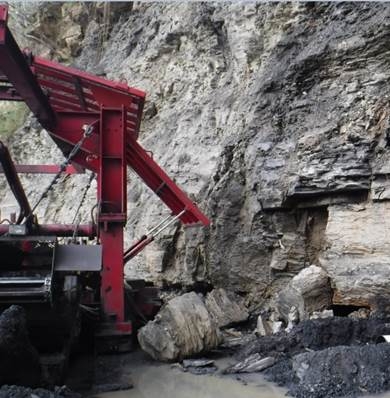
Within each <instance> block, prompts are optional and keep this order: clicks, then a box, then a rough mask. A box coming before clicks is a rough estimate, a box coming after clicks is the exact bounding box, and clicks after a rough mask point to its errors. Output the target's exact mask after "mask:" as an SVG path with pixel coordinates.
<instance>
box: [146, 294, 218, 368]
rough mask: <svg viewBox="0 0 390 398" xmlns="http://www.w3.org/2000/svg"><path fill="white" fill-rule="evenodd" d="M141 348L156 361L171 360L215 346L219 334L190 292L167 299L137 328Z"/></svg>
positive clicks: (210, 318) (202, 304) (214, 323)
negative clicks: (158, 309) (159, 308)
mask: <svg viewBox="0 0 390 398" xmlns="http://www.w3.org/2000/svg"><path fill="white" fill-rule="evenodd" d="M138 341H139V343H140V346H141V348H142V349H143V350H144V351H145V352H147V353H148V354H149V355H150V356H151V357H153V358H154V359H157V360H160V361H174V360H177V359H181V358H186V357H189V356H191V355H193V354H196V353H200V352H202V351H207V350H210V349H212V348H215V347H216V346H218V344H219V343H220V342H221V335H220V332H219V329H218V326H217V324H216V322H215V320H214V318H213V316H211V315H210V313H209V312H208V310H207V308H206V306H205V304H204V302H203V300H202V298H201V297H200V296H199V295H197V294H196V293H194V292H191V293H186V294H183V295H182V296H179V297H175V298H173V299H172V300H170V301H169V302H168V303H167V304H166V305H165V306H164V307H163V308H162V309H161V311H160V312H159V313H158V314H157V316H156V318H155V319H154V320H153V321H150V322H148V323H147V324H146V325H145V326H144V327H143V328H141V329H140V330H139V331H138Z"/></svg>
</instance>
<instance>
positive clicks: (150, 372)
mask: <svg viewBox="0 0 390 398" xmlns="http://www.w3.org/2000/svg"><path fill="white" fill-rule="evenodd" d="M230 362H232V361H229V360H226V359H222V360H217V361H216V365H217V367H218V369H219V371H221V370H222V369H224V368H225V367H227V366H228V365H229V363H230ZM129 366H131V370H130V373H131V374H130V376H129V378H130V380H131V382H132V383H133V385H134V388H132V389H130V390H127V391H117V392H109V393H103V394H97V395H94V397H99V398H176V397H177V398H179V397H180V398H219V397H221V398H222V397H223V398H238V397H245V398H280V397H284V396H285V393H286V391H287V390H285V389H283V388H280V387H278V386H276V385H274V384H272V383H269V382H267V381H265V380H264V378H263V377H262V376H261V375H260V374H251V375H239V376H238V377H236V376H226V375H221V374H218V373H217V374H214V375H193V374H191V373H188V372H183V371H182V370H180V369H179V368H178V367H177V366H174V365H173V366H172V365H170V364H159V363H156V362H149V361H147V362H144V361H142V360H141V361H140V360H139V357H138V358H135V361H134V363H133V364H131V365H129Z"/></svg>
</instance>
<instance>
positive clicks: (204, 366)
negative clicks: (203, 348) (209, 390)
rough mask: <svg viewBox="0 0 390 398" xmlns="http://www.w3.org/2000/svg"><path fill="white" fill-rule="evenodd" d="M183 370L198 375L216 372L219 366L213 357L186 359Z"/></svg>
mask: <svg viewBox="0 0 390 398" xmlns="http://www.w3.org/2000/svg"><path fill="white" fill-rule="evenodd" d="M183 370H184V371H186V372H190V373H192V374H196V375H205V374H212V373H215V372H216V371H217V370H218V368H217V367H216V366H215V363H214V361H213V360H212V359H184V360H183Z"/></svg>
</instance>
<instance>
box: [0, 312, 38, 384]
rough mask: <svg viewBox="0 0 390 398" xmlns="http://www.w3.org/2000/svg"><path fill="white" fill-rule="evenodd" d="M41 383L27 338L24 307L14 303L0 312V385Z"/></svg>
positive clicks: (35, 359) (36, 359) (36, 355)
mask: <svg viewBox="0 0 390 398" xmlns="http://www.w3.org/2000/svg"><path fill="white" fill-rule="evenodd" d="M40 382H41V365H40V362H39V356H38V352H37V351H36V350H35V348H34V347H33V346H32V345H31V343H30V340H29V338H28V332H27V328H26V318H25V314H24V311H23V308H21V307H18V306H15V305H13V306H11V307H9V308H8V309H7V310H5V311H4V312H3V313H2V314H1V315H0V384H1V385H4V384H17V385H23V386H31V387H34V386H37V385H39V383H40Z"/></svg>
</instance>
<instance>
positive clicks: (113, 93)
mask: <svg viewBox="0 0 390 398" xmlns="http://www.w3.org/2000/svg"><path fill="white" fill-rule="evenodd" d="M7 16H8V8H7V6H6V5H0V100H4V101H24V102H25V103H26V104H27V106H28V107H29V109H30V110H31V111H32V113H33V114H34V115H35V117H36V118H37V120H38V121H39V123H40V124H41V125H42V126H43V127H44V128H45V129H46V130H47V132H48V133H49V135H50V136H51V138H52V139H53V141H54V143H55V144H56V145H57V146H58V147H59V148H60V150H61V151H62V153H63V154H64V156H65V161H64V162H63V163H62V164H61V165H60V166H53V165H34V166H32V165H30V166H29V165H15V164H14V163H13V161H12V159H11V157H10V154H9V152H8V150H7V148H6V147H5V146H4V145H2V144H1V145H0V161H1V165H2V171H3V172H4V174H5V176H6V178H7V181H8V184H9V186H10V188H11V189H12V192H13V194H14V196H15V198H16V199H17V202H18V204H19V206H20V213H19V214H18V215H17V216H16V215H15V216H14V217H13V219H11V220H10V221H11V222H10V223H9V224H4V223H1V224H0V305H1V306H2V308H5V307H6V306H9V305H10V304H14V303H17V304H20V305H22V306H23V307H24V308H25V309H26V313H27V317H28V324H29V326H30V329H31V336H32V340H33V342H34V343H35V345H36V346H37V347H38V348H39V349H41V350H42V351H44V352H58V351H59V350H63V347H64V345H66V342H67V341H70V340H71V337H72V336H74V335H76V334H77V330H78V327H77V323H78V317H79V310H80V308H82V309H84V310H86V311H87V312H89V313H91V315H94V316H96V317H98V328H97V332H96V333H97V335H98V336H100V338H101V340H100V342H99V344H102V346H104V347H106V348H108V349H121V348H127V346H128V344H129V341H130V339H129V336H130V335H131V333H132V323H131V320H130V319H131V313H129V312H131V311H128V310H127V308H128V307H127V304H126V295H127V291H126V289H127V287H128V284H127V283H126V282H124V265H125V263H126V262H127V261H129V260H130V259H131V258H133V257H134V256H135V255H136V254H137V253H139V252H140V251H141V250H142V249H143V248H144V247H145V246H146V245H147V244H148V243H149V242H151V241H152V240H153V237H154V236H155V234H156V233H158V232H159V231H161V230H162V229H163V228H164V227H166V226H167V225H169V224H171V223H172V222H174V221H175V220H180V221H181V222H182V223H183V224H196V223H200V224H203V225H208V224H209V220H208V219H207V217H206V216H205V215H204V214H203V213H202V212H201V211H200V210H199V209H198V208H197V207H196V205H195V204H194V203H192V201H191V200H190V199H189V198H188V197H187V196H186V195H185V194H184V193H183V192H182V191H181V190H180V189H179V188H178V187H177V186H176V185H175V184H174V182H173V181H172V180H171V179H170V178H169V177H168V176H167V174H166V173H165V172H164V171H163V170H162V169H161V168H160V167H159V166H158V165H157V163H156V162H155V161H154V160H153V159H152V157H151V156H150V155H149V153H148V152H147V151H145V150H144V149H143V148H142V147H141V145H140V144H139V143H138V142H137V138H138V132H139V128H140V123H141V116H142V110H143V105H144V100H145V93H144V92H142V91H140V90H137V89H134V88H131V87H128V86H127V85H126V84H123V83H117V82H112V81H109V80H106V79H103V78H100V77H96V76H93V75H91V74H88V73H85V72H81V71H79V70H76V69H73V68H70V67H66V66H62V65H59V64H58V63H55V62H52V61H49V60H47V59H44V58H40V57H37V56H33V55H32V54H31V53H30V52H28V51H22V50H20V48H19V47H18V45H17V43H16V42H15V40H14V38H13V36H12V34H11V32H10V30H9V28H8V26H7ZM127 166H130V167H131V169H132V170H134V171H135V173H136V174H138V176H139V177H140V178H141V179H142V180H143V181H144V182H145V184H146V185H147V186H148V187H149V188H150V189H152V191H153V192H155V193H156V195H158V196H159V198H160V199H161V200H162V201H163V202H164V203H165V204H166V205H167V206H168V207H169V209H170V210H171V211H172V215H171V218H170V219H165V220H164V221H163V222H162V223H160V224H159V225H158V226H157V227H156V228H154V229H153V230H152V231H151V233H150V234H147V235H145V236H143V237H142V238H141V240H140V241H138V242H137V243H136V244H134V245H133V246H132V247H130V248H129V249H127V250H124V243H123V231H124V226H125V224H126V220H127V214H126V200H127V189H126V184H127V178H126V173H127ZM86 169H87V170H90V171H92V172H93V173H95V175H96V179H97V205H96V209H95V211H96V217H94V220H92V222H91V223H90V224H86V225H72V224H50V225H47V224H46V225H43V224H38V223H37V220H36V217H35V215H34V212H35V210H36V207H37V205H38V204H39V201H38V203H37V204H36V205H35V206H33V207H31V206H30V204H29V201H28V199H27V197H26V194H25V193H24V190H23V187H22V184H21V182H20V180H19V178H18V172H21V173H51V174H53V175H54V178H53V180H52V184H50V185H49V187H48V188H47V189H46V190H45V191H44V192H43V193H42V196H41V199H42V198H44V197H45V195H46V196H47V193H48V192H49V191H50V189H51V188H52V187H53V185H54V184H55V183H56V181H57V180H58V178H59V176H60V175H61V173H68V174H72V173H80V172H84V171H85V170H86ZM69 236H70V237H73V238H74V237H85V238H90V239H89V240H88V242H86V241H87V239H84V240H83V242H84V243H83V244H80V243H79V244H75V243H68V244H60V242H59V238H62V237H69ZM62 241H63V239H62ZM79 241H80V240H79ZM48 333H49V335H50V338H49V339H48V338H47V335H48ZM43 336H44V337H43Z"/></svg>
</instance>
